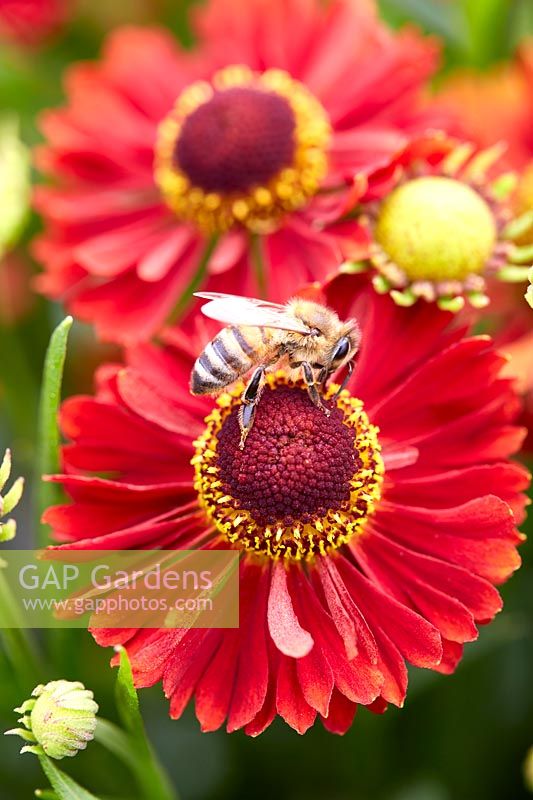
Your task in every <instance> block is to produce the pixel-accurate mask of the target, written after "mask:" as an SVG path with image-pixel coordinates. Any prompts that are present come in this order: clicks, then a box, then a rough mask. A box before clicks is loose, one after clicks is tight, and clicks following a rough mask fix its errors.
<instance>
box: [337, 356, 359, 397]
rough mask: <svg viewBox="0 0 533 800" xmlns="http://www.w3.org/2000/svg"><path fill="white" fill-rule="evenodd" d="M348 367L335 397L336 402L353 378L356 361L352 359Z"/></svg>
mask: <svg viewBox="0 0 533 800" xmlns="http://www.w3.org/2000/svg"><path fill="white" fill-rule="evenodd" d="M346 367H347V370H346V375H345V376H344V378H343V379H342V383H341V385H340V386H339V388H338V389H337V391H336V392H335V394H334V395H333V400H334V401H335V400H336V399H337V397H338V396H339V395H340V393H341V392H342V391H343V389H345V388H346V384H347V383H348V381H349V380H350V378H351V377H352V372H353V368H354V359H352V360H351V361H348V363H347V364H346Z"/></svg>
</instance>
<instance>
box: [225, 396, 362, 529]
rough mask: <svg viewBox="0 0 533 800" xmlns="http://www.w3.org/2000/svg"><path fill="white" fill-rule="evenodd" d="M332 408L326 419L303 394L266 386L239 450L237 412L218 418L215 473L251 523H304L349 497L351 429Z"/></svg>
mask: <svg viewBox="0 0 533 800" xmlns="http://www.w3.org/2000/svg"><path fill="white" fill-rule="evenodd" d="M329 405H330V406H331V404H329ZM331 408H332V411H331V415H330V416H329V417H327V416H326V415H325V414H324V412H323V411H321V410H320V409H319V408H317V407H316V406H314V405H313V403H312V402H311V400H310V399H309V396H308V394H307V392H305V391H303V390H301V389H295V388H292V387H289V386H281V387H279V388H278V389H276V390H272V389H270V388H268V387H267V388H266V389H265V391H264V393H263V395H262V397H261V400H260V402H259V405H258V408H257V414H256V418H255V422H254V425H253V428H252V430H251V432H250V434H249V435H248V438H247V439H246V446H245V447H244V449H243V450H241V449H239V441H240V436H241V434H240V429H239V423H238V414H237V409H235V411H234V412H233V413H232V414H230V416H229V417H227V419H226V420H225V421H224V424H223V425H222V428H221V430H220V433H219V434H218V462H217V465H218V467H219V477H220V480H221V481H222V484H223V486H224V490H225V491H226V492H227V493H228V494H231V496H232V497H234V498H236V499H237V500H238V501H239V505H240V507H242V508H245V509H246V510H247V511H249V512H250V514H251V516H252V517H253V518H254V519H255V520H256V521H257V522H259V523H261V524H273V523H275V522H284V523H286V524H290V523H291V522H292V521H294V520H296V519H298V520H300V521H302V522H307V521H310V520H311V519H312V518H313V517H315V516H323V515H324V514H326V512H327V510H328V509H337V508H340V507H341V505H342V503H344V502H346V501H348V500H349V498H350V491H351V486H350V480H351V478H352V477H353V474H354V472H355V471H356V470H357V468H358V466H360V465H359V464H358V463H357V452H356V451H355V450H354V440H355V431H354V430H353V429H352V428H348V427H347V426H346V425H345V424H344V423H343V418H344V415H343V413H342V411H340V409H338V408H334V407H333V406H331Z"/></svg>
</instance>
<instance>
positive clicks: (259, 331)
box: [190, 292, 361, 450]
mask: <svg viewBox="0 0 533 800" xmlns="http://www.w3.org/2000/svg"><path fill="white" fill-rule="evenodd" d="M196 297H202V298H204V299H206V300H209V301H210V302H209V303H207V304H206V305H204V306H203V308H202V311H203V313H204V314H205V315H206V316H207V317H210V318H211V319H215V320H217V321H218V322H224V323H226V324H227V325H228V327H226V328H223V329H222V330H221V331H220V333H218V334H217V335H216V336H215V338H214V339H212V341H210V342H209V344H208V345H207V346H206V347H205V348H204V350H203V352H202V353H201V355H200V356H199V357H198V358H197V359H196V362H195V364H194V367H193V369H192V373H191V382H190V389H191V392H192V394H195V395H200V394H218V393H219V392H221V391H222V390H223V389H225V388H227V387H228V386H230V384H232V383H234V382H235V381H236V380H238V379H239V378H242V377H243V376H245V375H246V374H247V373H248V372H250V370H252V369H253V372H252V374H251V377H250V379H249V381H248V383H247V385H246V388H245V390H244V392H243V394H242V405H241V407H240V409H239V426H240V429H241V441H240V448H241V450H242V449H243V448H244V443H245V441H246V437H247V436H248V434H249V432H250V430H251V429H252V426H253V423H254V418H255V411H256V408H257V404H258V403H259V399H260V397H261V392H262V390H263V387H264V383H265V373H266V372H267V371H268V370H271V369H274V368H278V367H282V368H284V369H285V370H286V372H287V374H288V377H289V378H290V379H293V380H294V379H297V378H298V377H300V375H301V376H302V377H303V380H304V382H305V385H306V387H307V391H308V393H309V397H310V398H311V400H312V402H313V403H314V405H315V406H317V407H318V408H320V409H322V410H323V411H324V413H325V414H326V415H328V416H329V413H330V411H329V409H328V408H327V407H326V406H325V405H324V403H323V402H322V398H321V392H322V391H323V389H324V386H325V383H326V381H327V379H328V378H329V377H330V376H331V375H332V374H333V373H334V372H336V371H337V370H338V369H340V368H341V367H343V366H344V365H347V367H348V369H347V374H346V376H345V378H344V380H343V382H342V384H341V386H340V388H339V391H338V393H340V392H341V391H342V389H343V388H344V386H345V385H346V383H347V381H348V379H349V377H350V375H351V373H352V371H353V367H354V360H355V357H356V355H357V352H358V349H359V344H360V341H361V333H360V329H359V325H358V324H357V322H356V321H355V320H353V319H350V320H347V321H346V322H342V321H341V320H340V319H339V317H338V316H337V314H336V313H335V311H332V309H331V308H328V307H327V306H324V305H321V304H320V303H314V302H312V301H310V300H304V299H302V298H299V297H295V298H293V299H292V300H289V302H288V303H287V304H286V305H278V304H276V303H267V302H265V301H263V300H256V299H255V298H251V297H239V296H237V295H231V294H218V293H214V292H198V293H197V294H196ZM338 393H337V394H338Z"/></svg>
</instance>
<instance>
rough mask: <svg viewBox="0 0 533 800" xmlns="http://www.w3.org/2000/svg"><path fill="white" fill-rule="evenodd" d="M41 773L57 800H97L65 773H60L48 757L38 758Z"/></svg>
mask: <svg viewBox="0 0 533 800" xmlns="http://www.w3.org/2000/svg"><path fill="white" fill-rule="evenodd" d="M39 761H40V763H41V767H42V768H43V772H44V774H45V775H46V777H47V778H48V780H49V781H50V785H51V786H52V789H53V790H54V792H55V793H56V795H57V797H58V798H59V800H98V798H97V797H96V795H94V794H91V792H88V791H87V789H84V788H83V787H82V786H80V785H79V784H78V783H76V781H75V780H73V779H72V778H71V777H70V776H69V775H67V774H66V773H65V772H62V771H61V770H60V769H58V767H56V765H55V764H54V762H53V761H52V759H50V758H48V756H39Z"/></svg>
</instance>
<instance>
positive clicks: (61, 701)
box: [6, 680, 98, 759]
mask: <svg viewBox="0 0 533 800" xmlns="http://www.w3.org/2000/svg"><path fill="white" fill-rule="evenodd" d="M15 711H18V712H19V713H20V714H22V716H21V717H20V718H19V720H18V721H19V722H20V723H21V724H22V725H23V726H24V727H23V728H14V729H12V730H10V731H6V735H8V734H16V735H17V736H20V737H21V738H22V739H24V740H25V741H26V742H28V744H27V745H25V746H24V747H23V748H22V750H21V751H20V752H21V753H35V754H36V755H42V754H43V753H44V754H45V755H47V756H49V757H50V758H55V759H61V758H65V756H75V755H76V753H77V752H78V750H85V748H86V747H87V743H88V742H90V741H91V740H92V739H93V738H94V731H95V728H96V714H97V712H98V705H97V704H96V703H95V701H94V696H93V693H92V692H91V691H89V690H88V689H86V688H85V686H84V685H83V683H79V681H64V680H60V681H50V683H47V684H46V686H44V685H42V684H41V685H39V686H37V687H36V688H35V689H34V690H33V692H32V696H31V698H30V699H29V700H26V701H25V702H24V703H23V704H22V705H21V706H20V707H19V708H16V709H15Z"/></svg>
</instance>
